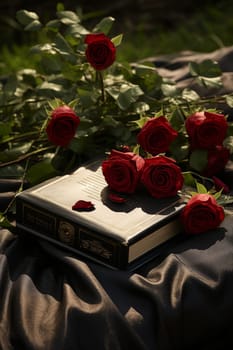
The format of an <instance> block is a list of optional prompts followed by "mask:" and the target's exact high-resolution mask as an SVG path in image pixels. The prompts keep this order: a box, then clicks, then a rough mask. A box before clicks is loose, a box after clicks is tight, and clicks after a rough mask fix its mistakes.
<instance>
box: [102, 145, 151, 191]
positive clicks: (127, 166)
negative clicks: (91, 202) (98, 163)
mask: <svg viewBox="0 0 233 350" xmlns="http://www.w3.org/2000/svg"><path fill="white" fill-rule="evenodd" d="M143 165H144V159H143V158H142V157H140V156H138V155H136V154H134V153H131V152H120V151H116V150H112V152H111V154H110V156H109V157H108V159H106V160H104V161H103V162H102V171H103V175H104V177H105V180H106V182H107V184H108V185H109V188H110V189H112V190H114V191H116V192H122V193H133V192H134V191H135V190H136V187H137V185H138V182H139V177H140V172H141V169H142V167H143Z"/></svg>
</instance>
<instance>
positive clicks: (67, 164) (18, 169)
mask: <svg viewBox="0 0 233 350" xmlns="http://www.w3.org/2000/svg"><path fill="white" fill-rule="evenodd" d="M17 19H18V21H19V22H20V23H21V24H22V26H23V27H24V29H25V30H26V31H37V32H38V33H39V35H38V38H43V39H41V42H39V43H38V44H37V45H35V46H33V47H32V48H31V50H30V55H36V57H37V62H38V65H37V66H36V67H34V68H30V69H29V68H25V69H20V70H18V71H16V72H15V73H13V74H11V75H9V77H7V79H6V81H2V83H1V85H0V120H1V122H0V150H1V153H0V176H1V177H12V176H14V177H18V178H23V179H24V180H26V181H27V182H28V183H29V185H33V184H36V183H38V182H41V181H42V180H45V179H47V178H50V177H52V176H54V175H57V174H64V173H66V172H70V171H72V170H73V169H74V168H76V167H78V166H79V165H80V164H81V163H83V162H84V161H86V160H88V159H90V158H93V157H95V156H100V155H101V156H103V155H104V154H105V153H106V152H108V151H110V150H111V149H112V148H119V147H121V146H122V145H125V144H127V145H130V146H133V145H135V135H136V133H137V131H138V129H139V128H140V127H141V126H142V125H143V124H144V123H145V121H146V120H147V118H148V116H149V115H151V116H156V115H159V114H160V115H161V114H163V115H166V116H167V117H168V119H169V121H170V122H171V124H172V126H173V127H174V129H176V130H177V131H179V132H181V133H180V135H181V136H180V137H179V138H178V139H177V142H176V143H174V145H173V156H174V158H176V160H177V161H179V162H180V163H182V162H184V160H185V158H186V156H187V149H186V147H185V145H184V143H185V142H186V136H185V135H184V133H183V131H184V120H185V117H186V115H187V114H190V113H192V112H194V111H198V110H202V109H203V108H204V107H205V106H209V105H210V104H211V105H212V107H213V108H214V109H215V108H218V107H219V103H220V106H221V103H225V102H226V103H227V104H229V105H230V106H232V105H233V102H232V101H233V99H232V96H231V95H227V96H221V97H219V98H218V97H215V98H212V99H211V98H210V99H207V100H205V99H202V98H201V97H200V96H198V94H197V93H196V92H195V91H192V90H189V89H179V88H177V86H176V85H175V84H174V82H172V81H169V80H168V79H164V78H163V77H161V76H160V75H159V74H158V72H157V70H156V68H155V67H154V66H153V65H152V64H149V63H148V64H139V63H130V62H123V61H118V60H116V61H115V62H114V63H113V64H112V65H111V66H110V67H108V68H107V69H106V70H101V71H96V70H95V69H94V68H93V67H92V66H91V65H90V64H89V63H88V62H87V59H86V55H85V50H86V44H85V38H86V36H87V35H88V34H90V33H100V32H101V33H104V34H105V35H107V36H110V31H111V28H112V25H113V23H114V19H113V18H112V17H106V18H103V19H102V20H101V21H100V22H99V23H97V24H96V25H95V26H94V28H91V29H87V28H86V27H85V26H84V25H83V23H82V21H81V18H80V17H79V15H78V13H76V12H73V11H67V10H65V9H64V7H63V5H61V4H59V5H58V7H57V12H56V18H54V19H51V20H50V21H48V22H47V23H43V24H42V22H41V20H40V18H39V17H38V15H37V14H36V13H34V12H29V11H26V10H21V11H19V12H18V13H17ZM122 37H123V35H122V34H119V35H117V36H115V37H113V38H111V41H112V43H114V45H115V47H118V46H119V45H120V44H121V41H122ZM190 73H191V75H192V76H193V79H195V80H196V81H197V82H198V83H200V84H203V85H204V86H205V87H206V88H208V87H209V86H211V87H213V86H214V87H215V88H216V89H218V87H220V85H221V79H220V77H221V71H220V69H219V67H218V65H217V64H216V63H214V62H212V61H205V62H203V63H202V64H194V63H190ZM61 104H66V105H69V106H70V107H72V108H74V109H75V112H76V113H77V115H78V116H79V118H80V125H79V127H78V130H77V133H76V134H75V136H74V138H73V139H72V141H71V142H70V144H69V145H68V146H67V147H57V146H56V145H53V144H51V143H50V142H49V141H48V138H47V135H46V133H45V128H46V125H47V123H48V118H49V115H50V111H51V110H53V109H54V108H56V107H57V106H58V105H61ZM230 131H231V130H230ZM227 145H228V147H229V149H231V150H232V148H233V145H232V137H231V134H229V137H228V139H227Z"/></svg>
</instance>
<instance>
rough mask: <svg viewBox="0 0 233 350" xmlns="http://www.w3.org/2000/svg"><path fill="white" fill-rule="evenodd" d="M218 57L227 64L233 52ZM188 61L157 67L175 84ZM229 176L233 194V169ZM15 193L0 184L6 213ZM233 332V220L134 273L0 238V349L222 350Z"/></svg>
mask: <svg viewBox="0 0 233 350" xmlns="http://www.w3.org/2000/svg"><path fill="white" fill-rule="evenodd" d="M219 52H220V53H221V54H222V56H221V58H222V61H221V62H223V61H224V60H223V59H224V58H226V57H228V58H229V57H232V56H231V55H232V52H233V50H232V49H231V50H230V51H229V50H228V49H225V51H224V50H219V51H218V52H216V53H214V54H212V56H214V55H215V56H216V55H218V57H219ZM184 56H185V57H184ZM184 56H182V55H181V56H178V57H177V60H176V62H175V63H174V61H173V60H172V58H171V57H168V58H166V59H167V61H166V59H165V58H164V57H162V58H160V59H159V58H158V59H157V61H156V62H157V63H158V62H160V66H161V65H162V63H161V62H164V67H165V68H164V69H167V70H169V69H170V72H171V70H172V69H173V70H174V72H173V73H174V75H175V74H177V76H178V75H179V74H180V68H179V67H183V65H184V68H185V67H186V65H187V61H189V60H190V55H189V56H188V58H187V57H186V56H187V55H184ZM198 57H199V56H198ZM185 58H186V65H185V64H184V61H185ZM196 59H197V56H196V54H193V60H196ZM225 61H226V62H228V63H229V64H231V65H233V63H232V62H233V60H225ZM169 62H171V66H170V68H169ZM177 62H178V63H179V64H180V65H179V64H178V68H179V69H177V66H176V67H175V69H174V64H176V65H177ZM172 63H173V65H172ZM225 66H226V65H225ZM226 67H228V68H227V69H228V70H230V69H231V67H230V68H229V65H228V66H226ZM185 69H186V68H185ZM232 71H233V67H232ZM178 73H179V74H178ZM178 80H179V79H178V78H177V81H178ZM232 91H233V88H232ZM224 176H225V180H227V182H228V184H230V185H231V187H232V184H233V181H232V169H231V168H230V169H229V170H228V171H226V173H225V174H224ZM17 186H18V184H17V183H14V181H10V182H9V181H5V182H4V181H2V182H1V181H0V210H3V209H4V208H5V207H6V206H7V205H8V204H9V201H10V199H11V197H12V194H14V191H15V190H16V188H17ZM232 325H233V215H227V217H226V219H225V220H224V222H223V224H222V227H221V228H219V229H217V230H215V231H212V232H208V233H205V234H203V235H199V236H192V237H188V236H187V237H184V239H182V240H181V241H179V242H177V243H176V244H175V243H169V244H168V245H167V248H166V249H165V250H164V251H163V253H161V255H160V256H157V257H155V258H154V259H153V260H151V261H150V262H147V263H146V264H145V265H143V266H141V267H140V268H138V269H136V270H135V271H133V272H128V271H113V270H111V269H109V268H106V267H103V266H101V265H98V264H97V263H94V262H91V261H88V260H87V259H86V260H85V259H84V258H81V257H78V256H77V255H76V256H75V255H73V253H70V252H69V251H67V250H62V249H61V248H58V247H56V246H53V245H52V244H51V243H48V242H43V241H39V240H37V239H36V238H33V237H29V236H27V237H23V236H17V235H14V234H12V233H10V232H9V231H7V230H0V349H1V350H129V349H130V350H131V349H132V350H157V349H158V350H176V349H177V350H187V349H189V350H190V349H191V350H192V349H195V350H197V349H198V350H223V349H224V350H225V349H232V348H233V331H232Z"/></svg>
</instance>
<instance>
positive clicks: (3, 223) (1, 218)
mask: <svg viewBox="0 0 233 350" xmlns="http://www.w3.org/2000/svg"><path fill="white" fill-rule="evenodd" d="M0 227H2V228H6V229H8V230H10V231H11V232H12V233H14V232H15V226H14V225H13V224H12V223H11V222H10V221H9V220H8V219H7V217H6V216H5V215H4V214H3V213H1V212H0Z"/></svg>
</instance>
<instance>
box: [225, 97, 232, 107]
mask: <svg viewBox="0 0 233 350" xmlns="http://www.w3.org/2000/svg"><path fill="white" fill-rule="evenodd" d="M226 103H227V104H228V106H229V107H231V108H233V96H231V95H228V96H226Z"/></svg>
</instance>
